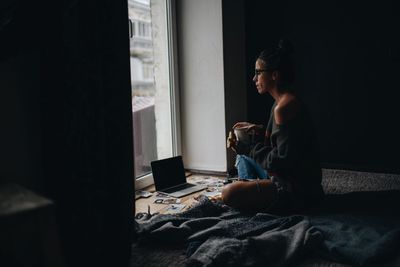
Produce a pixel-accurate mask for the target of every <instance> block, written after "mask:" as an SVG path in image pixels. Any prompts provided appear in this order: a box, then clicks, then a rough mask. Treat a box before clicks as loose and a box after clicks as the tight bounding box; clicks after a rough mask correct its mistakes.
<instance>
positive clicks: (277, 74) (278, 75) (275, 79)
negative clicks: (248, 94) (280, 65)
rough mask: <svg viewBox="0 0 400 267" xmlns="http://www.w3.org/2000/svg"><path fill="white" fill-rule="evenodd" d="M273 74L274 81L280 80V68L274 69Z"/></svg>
mask: <svg viewBox="0 0 400 267" xmlns="http://www.w3.org/2000/svg"><path fill="white" fill-rule="evenodd" d="M271 76H272V80H273V81H278V79H279V78H280V77H281V73H280V72H279V71H278V70H274V71H273V72H272V75H271Z"/></svg>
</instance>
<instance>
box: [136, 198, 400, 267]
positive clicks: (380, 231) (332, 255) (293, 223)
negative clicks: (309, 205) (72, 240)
mask: <svg viewBox="0 0 400 267" xmlns="http://www.w3.org/2000/svg"><path fill="white" fill-rule="evenodd" d="M137 232H138V233H139V237H140V240H141V241H142V242H152V243H153V244H154V243H157V244H169V245H177V244H181V245H186V246H187V255H188V261H187V265H188V266H221V265H223V266H258V265H260V266H261V265H263V266H287V265H290V264H292V263H294V262H296V261H298V260H299V259H301V258H302V257H304V256H306V255H307V254H311V253H317V254H318V255H319V256H321V257H324V258H328V259H330V260H333V261H339V262H344V263H349V264H353V265H359V266H363V265H366V264H368V263H372V262H377V261H380V260H385V259H388V258H389V257H391V256H393V255H395V253H396V249H397V248H398V245H399V243H400V242H399V241H400V224H399V220H397V219H395V218H386V217H385V218H377V217H376V216H366V215H348V214H347V215H346V214H335V215H318V216H316V215H314V216H312V215H309V216H305V215H292V216H275V215H271V214H265V213H257V214H246V213H243V212H240V211H237V210H234V209H232V208H230V207H228V206H225V205H223V204H222V203H213V202H211V201H209V200H208V199H207V198H202V199H200V201H199V203H198V204H197V205H196V206H194V207H192V208H191V209H189V210H188V211H186V212H183V213H180V214H176V215H155V216H152V217H151V218H148V219H145V220H138V221H137Z"/></svg>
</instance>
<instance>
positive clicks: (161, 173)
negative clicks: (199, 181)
mask: <svg viewBox="0 0 400 267" xmlns="http://www.w3.org/2000/svg"><path fill="white" fill-rule="evenodd" d="M150 164H151V171H152V172H153V179H154V186H155V188H156V191H158V192H161V193H164V194H167V195H169V196H172V197H178V198H179V197H183V196H186V195H189V194H191V193H194V192H197V191H200V190H203V189H205V188H207V187H206V186H204V185H196V184H191V183H187V182H186V176H185V168H184V167H183V160H182V156H176V157H172V158H166V159H161V160H154V161H152V162H151V163H150Z"/></svg>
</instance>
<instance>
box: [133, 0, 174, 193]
mask: <svg viewBox="0 0 400 267" xmlns="http://www.w3.org/2000/svg"><path fill="white" fill-rule="evenodd" d="M172 5H173V2H172V1H169V0H167V1H166V0H128V6H129V19H130V22H131V39H130V63H131V88H132V107H133V110H132V112H133V128H134V137H133V138H134V151H135V155H134V160H135V162H134V165H135V176H136V180H137V183H136V187H137V188H140V187H142V186H146V185H148V184H151V183H152V177H151V176H149V174H151V167H150V162H151V161H153V160H156V159H162V158H167V157H171V156H173V155H176V154H178V153H179V147H178V143H179V142H178V141H177V139H178V138H179V137H178V135H179V134H178V133H179V129H178V128H179V127H178V124H177V123H176V122H177V121H179V120H177V116H178V115H179V112H178V107H177V105H176V104H177V103H178V101H177V98H176V97H177V95H178V94H177V92H176V90H177V87H176V86H174V83H173V81H174V80H176V79H175V77H174V73H175V72H174V70H173V69H172V67H170V66H173V65H174V64H173V61H174V57H173V42H172V40H173V38H172V36H173V33H174V31H173V29H174V23H173V17H172V11H171V10H172ZM138 183H139V184H138Z"/></svg>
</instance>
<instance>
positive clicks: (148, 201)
mask: <svg viewBox="0 0 400 267" xmlns="http://www.w3.org/2000/svg"><path fill="white" fill-rule="evenodd" d="M201 177H210V178H218V179H221V180H223V179H224V178H225V177H222V176H215V175H204V174H192V175H190V176H188V177H187V181H188V182H189V183H190V182H193V181H194V180H196V179H199V178H201ZM142 190H145V191H149V192H151V193H153V195H152V196H150V197H147V198H143V197H141V198H139V199H137V200H136V201H135V206H136V214H137V213H141V212H150V213H151V214H153V213H156V212H159V213H168V212H167V211H166V210H167V208H168V206H169V204H158V203H154V201H155V199H156V198H157V197H156V195H157V192H155V188H154V185H151V186H149V187H146V188H144V189H142ZM205 191H206V190H202V191H199V192H195V193H193V194H190V195H187V196H184V197H182V198H180V204H184V205H185V207H184V209H183V210H182V211H184V210H187V209H188V208H189V207H191V205H193V204H194V203H195V202H196V199H195V198H196V197H198V196H199V195H201V194H203V193H204V192H205Z"/></svg>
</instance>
